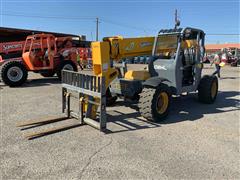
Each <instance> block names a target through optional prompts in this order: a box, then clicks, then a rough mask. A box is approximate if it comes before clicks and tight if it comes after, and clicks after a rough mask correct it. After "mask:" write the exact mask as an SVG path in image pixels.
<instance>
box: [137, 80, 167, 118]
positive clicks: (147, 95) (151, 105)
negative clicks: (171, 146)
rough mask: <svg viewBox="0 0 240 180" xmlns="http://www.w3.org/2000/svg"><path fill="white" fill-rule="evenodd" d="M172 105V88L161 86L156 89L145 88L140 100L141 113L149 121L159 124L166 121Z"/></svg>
mask: <svg viewBox="0 0 240 180" xmlns="http://www.w3.org/2000/svg"><path fill="white" fill-rule="evenodd" d="M170 103H171V92H170V88H169V87H168V86H167V85H165V84H161V85H159V86H158V87H157V88H156V89H154V88H151V87H144V88H143V90H142V93H141V94H140V99H139V104H138V106H139V112H140V114H141V116H143V117H144V118H146V119H147V120H149V121H153V122H158V121H162V120H164V119H165V118H166V117H167V115H168V113H169V107H170Z"/></svg>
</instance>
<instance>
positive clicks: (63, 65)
mask: <svg viewBox="0 0 240 180" xmlns="http://www.w3.org/2000/svg"><path fill="white" fill-rule="evenodd" d="M63 69H65V70H69V71H75V72H76V71H77V66H76V65H75V64H74V63H73V62H72V61H63V62H62V63H61V64H60V66H59V68H58V70H57V76H58V79H59V80H61V79H62V70H63Z"/></svg>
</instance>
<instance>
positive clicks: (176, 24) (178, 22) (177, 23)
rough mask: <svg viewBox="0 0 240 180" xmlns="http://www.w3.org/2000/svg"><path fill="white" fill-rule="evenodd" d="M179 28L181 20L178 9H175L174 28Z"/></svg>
mask: <svg viewBox="0 0 240 180" xmlns="http://www.w3.org/2000/svg"><path fill="white" fill-rule="evenodd" d="M178 26H180V20H179V19H178V12H177V9H175V27H174V29H177V27H178Z"/></svg>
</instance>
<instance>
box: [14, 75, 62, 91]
mask: <svg viewBox="0 0 240 180" xmlns="http://www.w3.org/2000/svg"><path fill="white" fill-rule="evenodd" d="M51 84H61V81H60V80H59V79H58V78H57V77H50V78H42V79H31V80H28V81H27V82H26V83H24V84H23V85H22V86H20V87H18V88H26V87H38V86H49V85H51Z"/></svg>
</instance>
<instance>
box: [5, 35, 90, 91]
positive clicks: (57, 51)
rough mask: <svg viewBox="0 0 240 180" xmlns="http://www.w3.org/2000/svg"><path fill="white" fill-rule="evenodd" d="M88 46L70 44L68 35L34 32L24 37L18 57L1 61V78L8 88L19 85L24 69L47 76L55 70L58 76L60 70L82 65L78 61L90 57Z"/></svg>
mask: <svg viewBox="0 0 240 180" xmlns="http://www.w3.org/2000/svg"><path fill="white" fill-rule="evenodd" d="M90 51H91V50H90V48H79V47H74V46H73V41H72V37H58V38H56V37H55V36H54V35H52V34H35V35H30V36H28V37H27V38H26V41H25V43H24V46H23V52H22V60H21V59H16V60H14V59H13V60H11V61H8V62H5V63H4V64H3V67H2V73H1V74H2V80H3V82H4V83H5V84H6V85H9V86H11V87H14V86H20V85H22V84H23V83H24V82H25V81H26V80H27V76H28V71H33V72H35V73H40V74H41V75H42V76H44V77H51V76H53V75H54V74H55V73H56V74H57V76H58V78H59V79H61V71H62V69H67V70H72V71H77V70H78V68H79V67H80V68H82V65H81V63H82V62H81V60H83V59H84V60H87V59H88V58H89V57H90V56H91V52H90Z"/></svg>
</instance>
